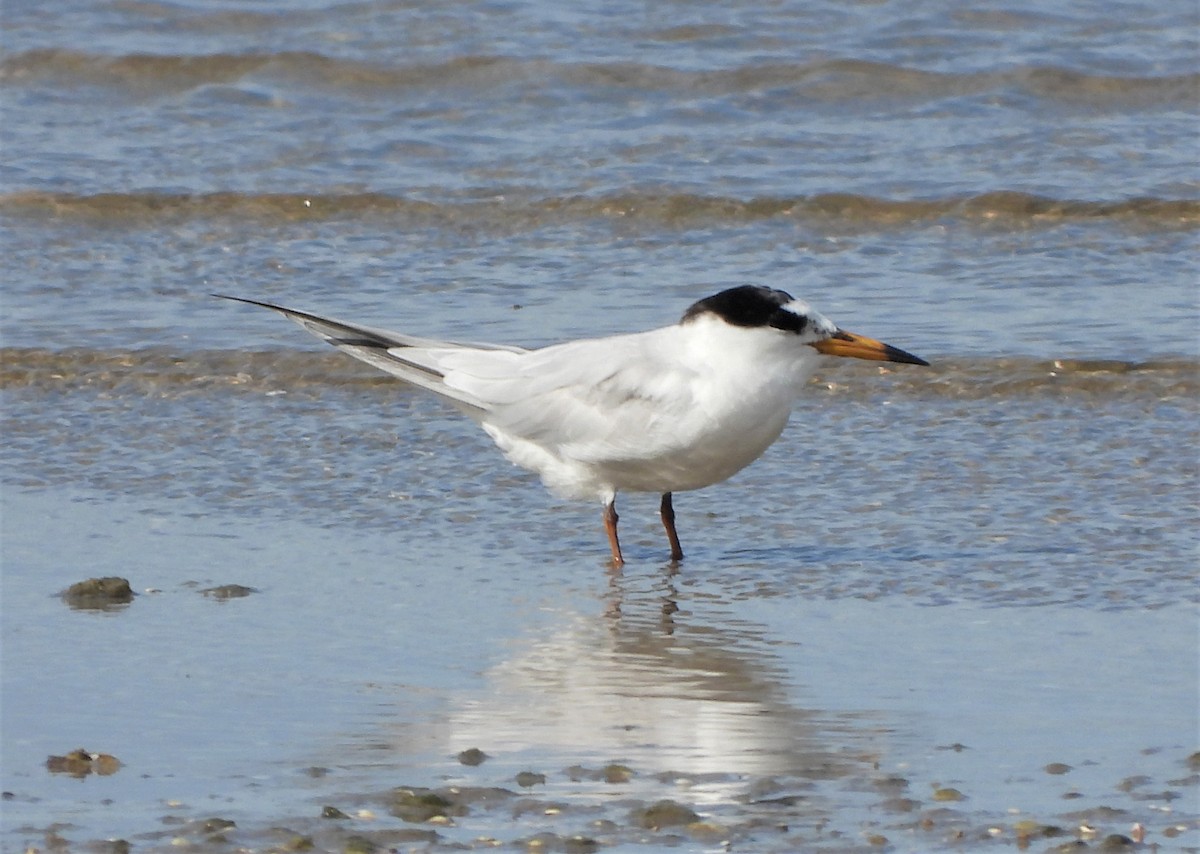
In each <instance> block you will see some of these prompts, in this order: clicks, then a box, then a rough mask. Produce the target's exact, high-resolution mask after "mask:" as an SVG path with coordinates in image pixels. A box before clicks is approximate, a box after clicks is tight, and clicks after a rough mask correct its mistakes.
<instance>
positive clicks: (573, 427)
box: [441, 332, 695, 462]
mask: <svg viewBox="0 0 1200 854" xmlns="http://www.w3.org/2000/svg"><path fill="white" fill-rule="evenodd" d="M654 334H655V333H653V332H651V333H639V334H635V335H625V336H617V337H613V338H598V339H589V340H583V341H573V342H570V343H567V344H560V345H556V346H553V347H547V348H544V349H541V350H531V351H526V352H524V353H521V354H520V355H516V356H512V355H508V354H505V355H504V356H501V357H500V358H497V356H498V355H499V354H496V355H493V354H489V353H480V352H478V351H462V352H456V353H450V354H447V355H446V356H445V357H444V358H443V359H442V361H441V365H442V367H443V368H444V369H445V371H446V381H447V382H448V383H449V384H450V385H451V386H453V387H456V388H459V389H461V390H462V391H463V392H464V393H466V394H469V395H470V396H472V397H474V398H475V399H477V400H479V401H481V402H483V403H484V404H485V405H486V406H487V408H488V410H489V412H488V415H487V417H486V418H485V419H484V421H485V423H486V424H488V425H490V426H491V427H493V428H495V429H498V430H500V431H502V432H504V433H506V434H508V435H509V436H512V437H514V438H519V439H523V440H526V441H530V442H533V443H535V444H537V445H539V446H541V447H543V448H547V449H554V450H556V451H557V452H558V453H559V454H561V455H563V456H566V457H569V458H571V459H574V460H577V461H579V462H592V461H604V460H613V459H625V460H635V459H639V458H643V457H646V456H650V455H655V454H657V453H661V452H662V451H663V450H664V449H669V448H671V447H674V446H675V445H678V444H683V443H686V441H687V440H688V437H687V436H686V435H683V434H682V433H681V431H680V430H679V423H680V418H681V417H682V416H684V415H686V413H687V412H688V411H689V410H690V409H691V407H692V406H694V404H695V399H694V396H693V394H692V391H691V389H692V381H693V380H694V379H695V377H694V375H693V374H692V373H691V372H689V371H687V370H686V369H685V368H683V367H681V366H679V365H678V364H675V365H674V367H668V365H667V363H666V362H665V361H664V360H662V359H661V358H658V357H657V353H658V348H657V346H656V340H655V338H654Z"/></svg>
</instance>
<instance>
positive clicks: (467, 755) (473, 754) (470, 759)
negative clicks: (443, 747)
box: [458, 747, 489, 767]
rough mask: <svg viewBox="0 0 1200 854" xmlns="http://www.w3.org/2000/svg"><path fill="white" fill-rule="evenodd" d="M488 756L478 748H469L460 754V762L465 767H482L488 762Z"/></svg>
mask: <svg viewBox="0 0 1200 854" xmlns="http://www.w3.org/2000/svg"><path fill="white" fill-rule="evenodd" d="M488 758H489V757H488V755H487V754H486V753H484V752H483V751H482V750H480V749H479V748H478V747H468V748H467V749H466V750H464V751H462V752H461V753H459V754H458V761H459V762H460V763H462V764H463V765H470V766H472V767H474V766H476V765H482V764H483V763H484V762H486V761H487V760H488Z"/></svg>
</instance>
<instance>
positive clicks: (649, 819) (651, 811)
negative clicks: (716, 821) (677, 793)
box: [630, 800, 700, 830]
mask: <svg viewBox="0 0 1200 854" xmlns="http://www.w3.org/2000/svg"><path fill="white" fill-rule="evenodd" d="M630 820H631V821H632V822H633V823H634V824H636V825H637V826H638V827H644V828H646V829H647V830H658V829H659V828H662V827H676V826H678V825H682V824H691V823H692V822H695V821H699V820H700V816H699V815H697V814H696V813H695V812H693V811H692V810H691V809H690V808H688V807H685V806H684V805H683V804H681V803H678V802H676V801H671V800H662V801H656V802H655V803H653V804H651V805H650V806H648V807H646V808H644V809H637V810H634V811H633V813H632V814H631V815H630Z"/></svg>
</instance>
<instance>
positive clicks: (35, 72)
mask: <svg viewBox="0 0 1200 854" xmlns="http://www.w3.org/2000/svg"><path fill="white" fill-rule="evenodd" d="M262 74H267V75H270V76H271V77H272V79H275V80H278V81H281V82H284V83H287V82H292V83H296V84H303V85H305V86H312V85H317V86H322V87H325V88H332V89H348V90H359V89H386V90H389V91H396V90H404V89H410V88H426V87H433V88H446V87H454V86H461V85H470V86H471V87H472V88H474V89H480V90H489V89H495V88H496V87H499V86H505V85H510V84H514V83H520V84H524V85H528V86H535V87H538V88H543V87H546V86H555V85H566V86H572V87H578V88H585V89H614V88H615V89H628V90H636V91H639V92H665V93H670V94H674V95H677V96H683V97H688V96H701V97H704V96H708V97H717V96H723V95H735V94H744V93H757V92H763V91H773V92H789V93H791V94H793V95H795V96H796V97H798V98H801V99H807V100H811V101H814V102H829V103H836V104H838V105H839V106H841V107H845V106H846V105H847V104H849V103H853V102H854V101H865V102H868V103H876V102H878V101H879V100H880V99H887V98H905V99H917V100H926V99H936V98H943V97H951V96H953V97H957V96H962V95H974V94H982V93H990V92H998V91H1001V90H1015V91H1019V92H1023V93H1025V94H1027V95H1029V96H1032V97H1034V98H1039V99H1049V100H1053V101H1055V102H1059V103H1062V102H1068V103H1069V102H1077V103H1079V104H1080V105H1083V106H1088V107H1096V106H1098V105H1103V104H1104V103H1106V102H1108V103H1111V104H1113V105H1114V106H1119V107H1123V108H1128V107H1139V106H1141V107H1161V106H1171V105H1175V106H1179V107H1181V108H1185V109H1195V108H1196V106H1197V102H1198V99H1197V95H1196V93H1197V91H1198V89H1200V74H1177V75H1164V76H1158V77H1119V76H1115V75H1104V74H1095V73H1088V72H1083V71H1078V70H1075V69H1069V68H1059V67H1055V66H1018V67H1014V68H1010V69H1002V70H996V71H973V72H943V71H926V70H923V69H918V68H910V67H907V66H901V65H894V64H890V63H883V62H870V61H866V60H859V59H851V58H843V59H828V60H820V61H815V62H809V63H770V62H768V63H762V64H759V65H749V66H741V67H737V68H719V69H701V70H693V69H686V70H685V69H677V68H671V67H668V66H662V65H653V64H648V63H639V62H629V61H613V62H580V63H569V62H559V61H555V60H551V59H540V58H524V57H509V56H496V55H488V54H480V55H468V56H460V57H454V58H452V59H449V60H444V61H438V62H429V63H413V64H410V65H388V64H384V63H372V62H364V61H361V60H353V59H344V58H337V57H330V56H325V55H323V54H320V53H316V52H312V51H279V52H271V53H245V54H226V53H216V54H203V55H194V56H188V55H170V54H126V55H120V56H105V55H102V54H95V53H89V52H86V51H78V50H67V49H60V48H49V49H39V50H31V51H25V52H22V53H17V54H14V55H12V56H9V57H6V58H5V59H3V60H2V61H0V80H2V81H4V82H5V83H7V84H9V85H17V84H26V85H30V84H42V83H46V82H53V83H58V84H60V85H66V86H78V85H87V86H95V85H101V86H109V87H113V88H117V89H123V90H127V91H129V92H130V93H132V94H135V95H142V96H145V95H150V96H152V95H153V94H155V93H156V92H158V93H163V94H168V93H173V92H179V91H186V90H188V89H192V88H197V87H200V86H206V85H213V84H229V83H234V82H236V81H239V80H241V79H243V78H246V77H249V76H253V75H262Z"/></svg>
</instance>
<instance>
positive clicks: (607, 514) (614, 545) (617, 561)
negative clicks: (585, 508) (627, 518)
mask: <svg viewBox="0 0 1200 854" xmlns="http://www.w3.org/2000/svg"><path fill="white" fill-rule="evenodd" d="M620 518H621V517H620V516H618V515H617V499H616V498H613V499H612V500H611V501H609V502H608V503H607V504H605V505H604V530H605V531H606V532H608V545H609V548H611V549H612V559H613V566H621V565H622V564H624V563H625V558H623V557H621V543H620V541H619V540H618V539H617V520H618V519H620Z"/></svg>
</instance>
